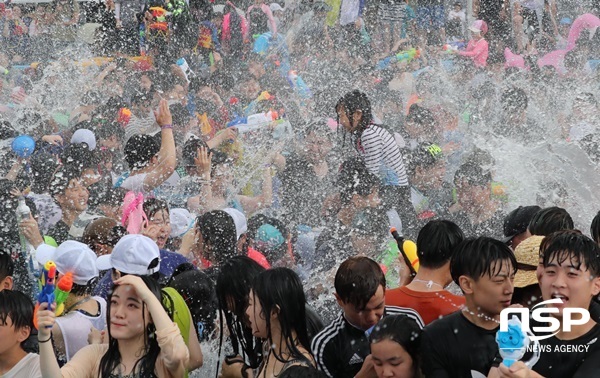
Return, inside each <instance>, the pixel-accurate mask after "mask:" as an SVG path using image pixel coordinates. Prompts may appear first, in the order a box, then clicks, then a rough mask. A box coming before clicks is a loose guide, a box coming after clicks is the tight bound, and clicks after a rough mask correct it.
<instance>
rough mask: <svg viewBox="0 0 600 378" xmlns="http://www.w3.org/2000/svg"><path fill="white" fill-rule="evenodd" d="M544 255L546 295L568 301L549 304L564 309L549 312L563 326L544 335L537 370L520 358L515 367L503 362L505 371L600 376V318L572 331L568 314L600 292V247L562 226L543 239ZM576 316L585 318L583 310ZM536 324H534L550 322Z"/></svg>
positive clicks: (560, 376) (558, 376)
mask: <svg viewBox="0 0 600 378" xmlns="http://www.w3.org/2000/svg"><path fill="white" fill-rule="evenodd" d="M540 255H541V258H542V259H543V268H544V270H543V273H542V275H541V276H540V288H541V290H542V297H543V299H544V300H545V301H546V300H550V299H557V298H558V299H560V300H561V301H562V303H558V304H551V305H547V307H548V306H552V307H554V308H556V309H558V313H550V314H549V315H550V316H553V317H555V318H556V319H558V321H559V322H560V327H559V330H558V333H556V335H554V336H552V337H550V338H547V339H544V340H540V348H539V349H540V353H539V360H538V361H532V362H534V364H533V370H530V369H529V368H528V367H527V366H525V364H524V363H523V362H521V361H517V362H515V363H514V364H513V365H512V366H511V367H510V368H507V367H506V366H504V365H500V367H499V369H498V370H499V373H500V376H501V377H531V378H535V377H547V378H563V377H575V378H577V377H579V378H583V377H597V376H598V374H599V373H598V372H599V371H600V342H598V340H599V339H600V324H598V323H596V322H595V321H594V320H593V317H592V318H590V320H589V321H587V322H586V323H585V324H580V325H578V324H574V325H571V329H570V331H567V330H566V329H565V328H566V327H564V325H565V322H564V320H565V319H563V314H564V311H565V309H566V308H579V309H587V308H589V306H590V303H591V302H592V298H593V297H594V296H596V295H598V293H600V258H599V257H600V247H598V245H597V244H596V243H595V242H594V241H593V240H592V239H590V238H588V237H587V236H584V235H582V234H581V233H580V232H579V231H559V232H556V233H553V234H551V235H549V236H547V237H546V238H545V239H544V240H543V241H542V245H541V246H540ZM570 317H571V319H573V320H576V319H581V315H580V314H577V313H575V314H572V315H570ZM575 323H576V321H575ZM532 324H533V326H534V327H535V326H536V325H537V326H546V325H547V324H534V322H532ZM571 324H573V322H571ZM532 329H535V328H532ZM538 336H539V335H538ZM526 357H527V356H526Z"/></svg>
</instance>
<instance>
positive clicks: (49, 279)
mask: <svg viewBox="0 0 600 378" xmlns="http://www.w3.org/2000/svg"><path fill="white" fill-rule="evenodd" d="M55 280H56V265H55V264H54V262H53V261H48V262H46V264H44V266H43V267H42V272H41V274H40V280H39V289H40V293H39V294H38V298H37V304H36V305H35V310H34V314H33V325H34V326H35V328H36V329H39V327H38V310H40V306H41V305H42V304H46V306H45V307H44V308H46V309H47V308H48V306H50V305H52V304H54V284H55ZM50 328H52V327H51V326H50Z"/></svg>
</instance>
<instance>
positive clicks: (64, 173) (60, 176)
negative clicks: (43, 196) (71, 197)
mask: <svg viewBox="0 0 600 378" xmlns="http://www.w3.org/2000/svg"><path fill="white" fill-rule="evenodd" d="M80 178H81V171H79V170H78V169H76V168H74V167H73V166H66V165H63V166H60V167H58V168H57V169H56V171H55V172H54V173H53V175H52V177H51V179H50V187H49V191H50V195H52V197H56V196H57V195H60V194H65V191H66V190H67V188H68V187H69V183H70V182H71V180H79V179H80Z"/></svg>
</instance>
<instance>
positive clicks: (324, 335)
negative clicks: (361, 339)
mask: <svg viewBox="0 0 600 378" xmlns="http://www.w3.org/2000/svg"><path fill="white" fill-rule="evenodd" d="M344 328H345V327H344V315H343V314H340V315H339V316H338V317H337V318H336V319H335V320H334V321H333V322H331V323H330V324H329V325H328V326H327V327H325V328H323V329H322V330H321V332H319V333H318V334H317V335H316V336H315V337H314V338H313V340H312V343H311V349H312V352H313V354H314V355H315V358H317V359H319V358H322V354H323V351H324V349H325V347H326V346H327V345H328V344H329V343H330V342H331V341H332V340H334V339H335V338H336V337H339V336H340V334H341V333H343V332H344Z"/></svg>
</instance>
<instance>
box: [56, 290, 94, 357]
mask: <svg viewBox="0 0 600 378" xmlns="http://www.w3.org/2000/svg"><path fill="white" fill-rule="evenodd" d="M92 299H94V300H96V302H98V305H99V306H100V311H99V314H92V315H90V314H87V313H85V312H81V311H78V310H74V311H71V312H69V313H68V314H66V315H64V316H61V317H58V318H56V324H58V326H59V327H60V331H61V332H62V335H63V340H64V343H65V353H66V360H67V361H69V360H70V359H71V358H73V356H74V355H75V353H77V352H78V351H79V350H80V349H81V348H83V347H84V346H87V345H88V341H87V339H88V334H89V333H90V328H91V327H94V328H96V329H99V330H103V329H106V300H104V298H101V297H92Z"/></svg>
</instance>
